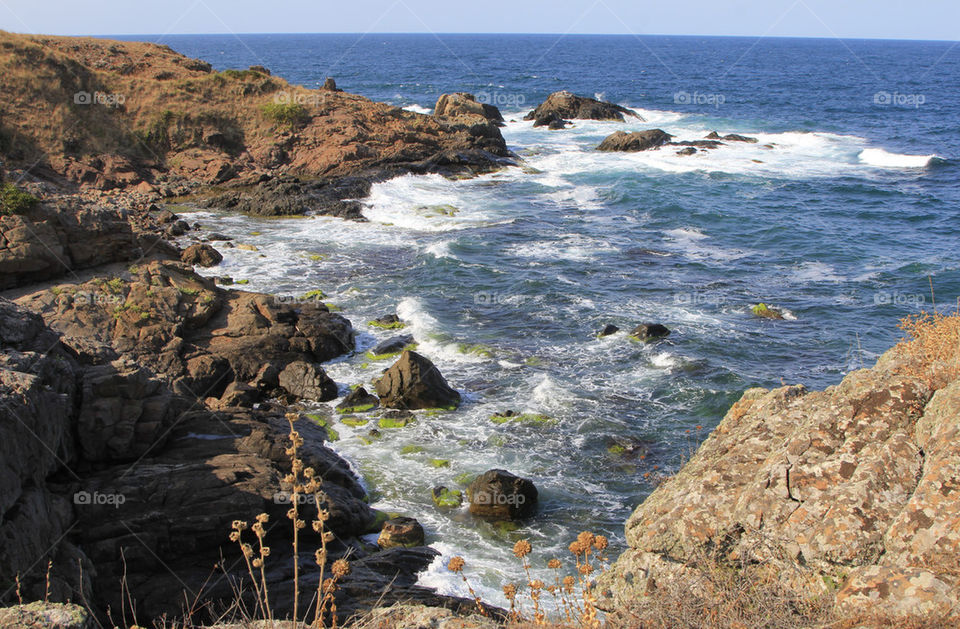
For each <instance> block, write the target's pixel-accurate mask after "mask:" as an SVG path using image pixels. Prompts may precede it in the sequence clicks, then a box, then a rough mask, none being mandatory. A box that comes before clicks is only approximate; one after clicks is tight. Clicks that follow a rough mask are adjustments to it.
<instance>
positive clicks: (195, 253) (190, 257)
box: [180, 244, 223, 267]
mask: <svg viewBox="0 0 960 629" xmlns="http://www.w3.org/2000/svg"><path fill="white" fill-rule="evenodd" d="M180 260H181V261H182V262H183V263H184V264H191V265H193V264H195V265H199V266H203V267H211V266H216V265H218V264H220V262H222V261H223V256H222V255H221V254H220V252H219V251H217V250H216V249H214V248H213V247H211V246H210V245H204V244H195V245H190V246H189V247H187V248H186V249H184V250H183V253H182V254H180Z"/></svg>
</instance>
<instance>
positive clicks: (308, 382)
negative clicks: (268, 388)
mask: <svg viewBox="0 0 960 629" xmlns="http://www.w3.org/2000/svg"><path fill="white" fill-rule="evenodd" d="M279 380H280V388H281V389H283V390H284V391H286V392H287V393H289V394H290V395H292V396H294V397H295V398H299V399H302V400H314V401H317V402H329V401H330V400H335V399H337V384H336V383H335V382H334V381H333V380H331V379H330V377H329V376H328V375H327V374H326V372H325V371H324V370H323V368H322V367H320V366H319V365H315V364H313V363H308V362H304V361H302V360H297V361H294V362H292V363H290V364H289V365H287V366H286V367H285V368H284V369H283V371H281V372H280V378H279Z"/></svg>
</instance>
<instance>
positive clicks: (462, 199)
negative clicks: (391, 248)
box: [363, 175, 491, 232]
mask: <svg viewBox="0 0 960 629" xmlns="http://www.w3.org/2000/svg"><path fill="white" fill-rule="evenodd" d="M486 181H488V180H484V179H479V178H478V179H475V180H473V181H470V182H458V181H450V180H448V179H446V178H444V177H442V176H440V175H404V176H402V177H396V178H394V179H390V180H388V181H384V182H381V183H378V184H375V185H374V186H373V187H372V188H371V190H370V196H369V197H368V198H367V199H366V203H367V207H366V208H364V211H363V214H364V216H366V217H367V219H369V220H370V221H371V222H373V223H380V224H389V225H394V226H397V227H403V228H406V229H414V230H418V231H427V232H443V231H452V230H457V229H469V228H471V227H481V226H485V225H490V224H491V221H490V220H489V219H490V218H491V216H490V215H488V214H486V213H484V211H483V210H481V209H480V207H484V206H485V205H487V201H488V200H489V199H488V194H489V193H485V191H484V189H483V188H482V184H483V183H484V182H486Z"/></svg>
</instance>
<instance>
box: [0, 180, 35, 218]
mask: <svg viewBox="0 0 960 629" xmlns="http://www.w3.org/2000/svg"><path fill="white" fill-rule="evenodd" d="M38 203H40V199H38V198H37V197H35V196H33V195H32V194H30V193H29V192H24V191H23V190H21V189H20V188H18V187H16V186H15V185H13V184H12V183H9V182H7V183H3V184H0V216H9V215H11V214H23V213H24V212H26V211H27V210H29V209H31V208H34V207H36V205H37V204H38Z"/></svg>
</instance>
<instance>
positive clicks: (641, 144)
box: [597, 129, 673, 153]
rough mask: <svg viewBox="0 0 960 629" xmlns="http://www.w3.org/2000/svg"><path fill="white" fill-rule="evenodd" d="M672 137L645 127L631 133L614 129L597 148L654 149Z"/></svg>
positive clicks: (602, 149) (621, 149)
mask: <svg viewBox="0 0 960 629" xmlns="http://www.w3.org/2000/svg"><path fill="white" fill-rule="evenodd" d="M672 137H673V136H672V135H670V134H669V133H667V132H666V131H662V130H660V129H647V130H646V131H634V132H632V133H627V132H626V131H615V132H614V133H611V134H610V135H608V136H607V137H606V138H604V140H603V142H601V143H600V146H598V147H597V150H598V151H626V152H630V153H633V152H637V151H649V150H650V149H655V148H657V147H660V146H663V145H664V144H667V143H668V142H670V138H672Z"/></svg>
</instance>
